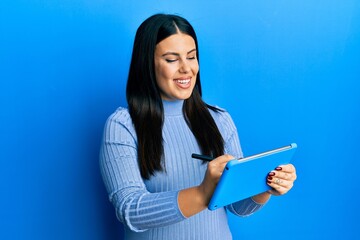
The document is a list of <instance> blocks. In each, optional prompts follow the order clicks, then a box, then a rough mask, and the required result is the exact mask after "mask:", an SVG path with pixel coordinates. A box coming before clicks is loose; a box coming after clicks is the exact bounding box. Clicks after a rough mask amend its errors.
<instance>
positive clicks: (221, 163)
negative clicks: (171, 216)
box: [178, 155, 234, 217]
mask: <svg viewBox="0 0 360 240" xmlns="http://www.w3.org/2000/svg"><path fill="white" fill-rule="evenodd" d="M232 159H234V157H233V156H230V155H223V156H220V157H218V158H215V159H214V160H212V161H211V162H209V164H208V167H207V170H206V173H205V176H204V180H203V181H202V183H201V184H200V185H198V186H195V187H191V188H186V189H183V190H181V191H180V192H179V195H178V204H179V208H180V211H181V212H182V214H183V215H184V216H185V217H190V216H192V215H194V214H196V213H198V212H201V211H202V210H204V209H206V208H207V206H208V204H209V202H210V199H211V196H212V195H213V193H214V191H215V187H216V185H217V183H218V182H219V180H220V177H221V175H222V172H223V171H224V168H225V165H226V163H227V162H228V161H230V160H232Z"/></svg>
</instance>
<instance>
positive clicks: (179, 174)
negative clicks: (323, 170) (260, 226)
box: [100, 14, 296, 240]
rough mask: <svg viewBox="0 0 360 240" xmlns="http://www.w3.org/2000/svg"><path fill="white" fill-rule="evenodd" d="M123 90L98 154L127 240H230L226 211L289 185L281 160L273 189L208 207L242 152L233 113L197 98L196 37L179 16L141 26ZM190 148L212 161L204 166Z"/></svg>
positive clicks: (258, 202) (290, 174)
mask: <svg viewBox="0 0 360 240" xmlns="http://www.w3.org/2000/svg"><path fill="white" fill-rule="evenodd" d="M126 94H127V101H128V109H125V108H119V109H118V110H117V111H116V112H115V113H114V114H113V115H111V116H110V118H109V119H108V121H107V123H106V126H105V132H104V139H103V143H102V147H101V154H100V166H101V173H102V176H103V179H104V182H105V185H106V188H107V191H108V193H109V198H110V201H111V202H112V203H113V205H114V207H115V209H116V214H117V217H118V219H119V220H120V221H121V222H122V223H123V224H124V226H125V239H137V240H139V239H158V240H159V239H172V240H175V239H181V240H183V239H204V240H205V239H206V240H209V239H222V240H223V239H231V238H232V237H231V233H230V230H229V226H228V223H227V215H226V210H228V211H230V212H232V213H234V214H236V215H238V216H247V215H250V214H252V213H254V212H255V211H257V210H259V209H260V208H261V207H262V206H263V205H264V204H265V203H266V202H267V200H268V199H269V198H270V195H271V194H272V195H282V194H285V193H286V192H287V191H289V190H290V189H291V188H292V186H293V182H294V180H295V179H296V173H295V168H294V167H293V166H292V165H290V164H289V165H284V166H280V167H278V168H277V169H276V170H274V171H272V172H271V173H269V176H268V180H267V183H268V184H269V185H270V186H271V187H273V190H270V191H269V192H265V193H261V194H259V195H256V196H252V197H250V198H248V199H245V200H242V201H239V202H236V203H234V204H231V205H229V206H226V207H225V208H221V209H218V210H216V211H209V210H208V209H207V205H208V203H209V201H210V198H211V196H212V193H213V191H214V189H215V186H216V184H217V182H218V180H219V178H220V176H221V173H222V171H223V169H224V167H225V165H226V163H227V162H228V161H229V160H231V159H234V157H233V156H236V157H242V151H241V147H240V143H239V138H238V135H237V130H236V127H235V125H234V123H233V121H232V119H231V117H230V115H229V114H228V113H227V112H226V111H225V110H223V109H220V108H216V107H213V106H209V105H207V104H206V103H204V102H203V100H202V98H201V84H200V73H199V51H198V45H197V38H196V35H195V32H194V29H193V28H192V26H191V25H190V24H189V23H188V21H187V20H185V19H184V18H181V17H179V16H175V15H165V14H157V15H154V16H151V17H150V18H148V19H147V20H145V21H144V22H143V23H142V24H141V25H140V27H139V28H138V30H137V33H136V36H135V42H134V48H133V53H132V59H131V64H130V71H129V77H128V83H127V88H126ZM193 152H199V153H200V152H201V153H202V154H206V155H211V156H213V157H214V158H215V157H216V158H215V159H214V160H213V161H211V162H210V163H204V162H202V161H199V160H194V159H192V158H191V153H193ZM239 191H241V188H239Z"/></svg>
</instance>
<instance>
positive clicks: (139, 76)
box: [126, 14, 224, 179]
mask: <svg viewBox="0 0 360 240" xmlns="http://www.w3.org/2000/svg"><path fill="white" fill-rule="evenodd" d="M178 31H180V32H181V33H183V34H187V35H189V36H191V37H192V38H193V39H194V41H195V45H196V49H197V51H196V55H197V56H196V57H197V59H198V60H199V49H198V43H197V38H196V34H195V31H194V29H193V27H192V26H191V25H190V23H189V22H188V21H187V20H186V19H184V18H182V17H180V16H177V15H170V14H156V15H153V16H151V17H149V18H148V19H146V20H145V21H144V22H143V23H142V24H141V25H140V26H139V28H138V29H137V32H136V35H135V40H134V47H133V52H132V58H131V63H130V70H129V76H128V81H127V86H126V98H127V102H128V106H129V113H130V116H131V119H132V121H133V124H134V127H135V131H136V136H137V144H138V149H137V153H138V162H139V166H140V172H141V176H142V177H143V178H145V179H149V178H150V176H151V175H154V173H155V171H161V170H163V167H162V164H161V163H162V162H161V159H162V156H163V153H164V148H163V138H162V127H163V122H164V109H163V104H162V99H161V96H160V89H159V87H158V86H157V84H156V78H155V70H154V69H155V64H154V53H155V47H156V45H157V44H158V43H159V42H160V41H162V40H164V39H165V38H167V37H169V36H171V35H173V34H176V33H177V32H178ZM196 79H197V80H196V84H195V87H194V90H193V92H192V94H191V96H190V98H188V99H186V100H185V101H184V105H183V113H184V116H185V119H186V122H187V124H188V126H189V128H190V129H191V131H192V133H193V134H194V136H195V138H196V140H197V142H198V144H199V146H200V149H201V151H202V153H203V154H206V155H211V156H213V157H217V156H220V155H222V154H223V153H224V140H223V138H222V136H221V134H220V131H219V129H218V127H217V126H216V124H215V121H214V119H213V118H212V116H211V114H210V112H209V109H211V110H213V111H221V110H219V109H218V108H215V107H213V106H210V105H208V104H206V103H205V102H204V101H203V100H202V98H201V84H200V72H198V75H197V78H196Z"/></svg>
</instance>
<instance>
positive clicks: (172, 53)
mask: <svg viewBox="0 0 360 240" xmlns="http://www.w3.org/2000/svg"><path fill="white" fill-rule="evenodd" d="M194 51H196V48H194V49H192V50H190V51H188V52H187V54H190V53H192V52H194ZM167 55H174V56H180V54H179V53H176V52H166V53H164V54H163V55H161V56H162V57H165V56H167Z"/></svg>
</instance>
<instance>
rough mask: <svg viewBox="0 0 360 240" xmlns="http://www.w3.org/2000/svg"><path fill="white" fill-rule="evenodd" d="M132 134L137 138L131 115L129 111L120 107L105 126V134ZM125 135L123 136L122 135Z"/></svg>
mask: <svg viewBox="0 0 360 240" xmlns="http://www.w3.org/2000/svg"><path fill="white" fill-rule="evenodd" d="M125 132H127V134H130V135H131V136H133V137H135V136H136V134H135V129H134V126H133V122H132V119H131V116H130V113H129V110H128V109H127V108H124V107H119V108H118V109H116V111H115V112H114V113H112V114H111V115H110V116H109V117H108V119H107V121H106V124H105V134H106V133H109V134H110V133H125ZM120 135H123V134H120ZM120 135H119V134H114V135H112V136H114V137H115V136H120Z"/></svg>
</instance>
